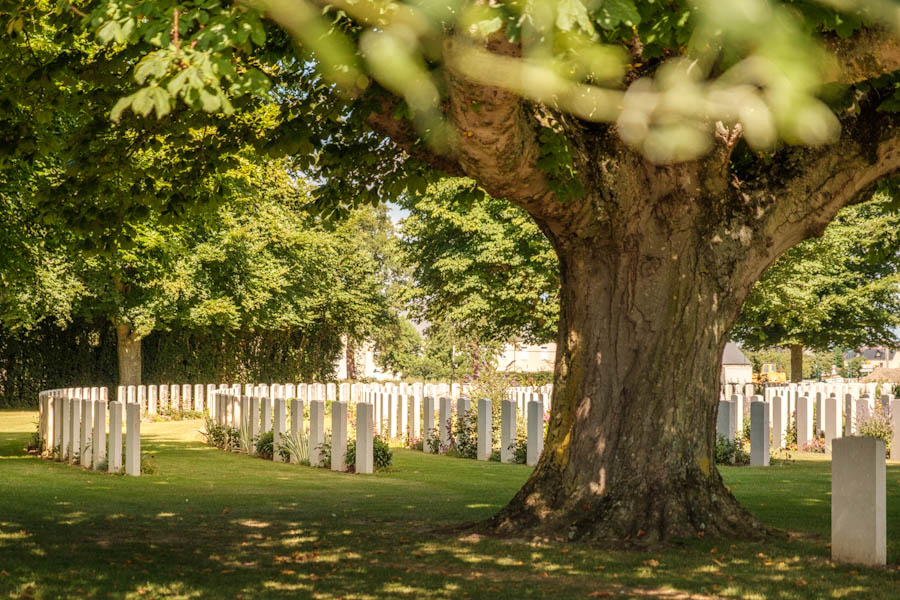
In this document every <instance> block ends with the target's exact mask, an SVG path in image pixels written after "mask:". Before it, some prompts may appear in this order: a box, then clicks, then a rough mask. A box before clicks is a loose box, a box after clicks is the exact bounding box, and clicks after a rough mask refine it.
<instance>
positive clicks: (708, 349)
mask: <svg viewBox="0 0 900 600" xmlns="http://www.w3.org/2000/svg"><path fill="white" fill-rule="evenodd" d="M654 229H655V231H649V230H646V235H644V236H643V237H642V238H631V239H627V240H625V241H624V243H622V244H621V245H619V246H612V247H611V246H607V245H604V244H600V243H597V241H596V240H585V241H584V242H583V243H580V244H576V245H574V246H565V245H557V250H558V252H559V254H560V264H561V275H562V311H561V324H560V334H559V345H558V353H557V363H556V373H555V387H554V394H553V412H552V415H551V423H550V429H549V433H548V436H547V440H546V444H545V447H544V453H543V456H542V457H541V460H540V462H539V464H538V466H537V468H536V470H535V472H534V474H533V475H532V477H531V479H530V480H529V481H528V483H527V484H526V485H525V487H524V488H523V489H522V490H521V491H520V492H519V493H518V494H517V496H516V497H515V498H514V499H513V501H512V502H511V503H510V504H509V506H508V507H507V508H506V509H505V510H504V511H502V512H501V513H500V514H499V515H498V516H497V517H496V519H495V521H494V526H495V527H496V529H497V530H499V531H501V532H504V533H512V534H516V533H525V532H527V533H528V534H530V535H534V534H537V535H541V536H547V537H551V538H557V539H566V538H567V539H585V540H590V541H595V542H607V541H609V542H613V541H615V542H621V541H622V540H627V541H628V542H629V543H634V544H646V543H653V542H655V541H659V540H663V539H669V538H672V537H693V536H697V535H704V534H706V533H709V534H711V535H728V536H734V535H744V536H750V535H754V534H755V535H759V534H760V532H762V531H763V529H762V527H761V526H760V523H759V522H758V521H757V520H756V519H755V518H753V517H752V516H751V515H750V514H749V513H747V512H746V511H745V510H743V509H742V508H741V507H740V506H739V505H738V503H737V502H736V501H735V499H734V497H733V496H732V495H731V493H730V492H729V491H728V489H727V488H726V487H725V485H724V484H723V482H722V478H721V477H720V476H719V473H718V471H717V470H716V468H715V465H714V453H715V422H716V411H717V407H718V394H717V390H718V389H719V376H720V362H721V355H722V351H723V348H724V345H725V342H726V341H727V337H726V336H727V332H728V330H729V328H730V326H731V324H732V322H733V321H734V319H735V318H736V317H737V313H738V311H739V309H740V305H741V301H742V300H743V297H744V295H746V290H742V289H737V288H736V287H735V286H734V281H733V280H732V277H731V273H728V272H723V271H721V270H720V269H719V268H718V267H717V266H716V263H715V261H710V260H709V259H708V257H709V256H711V255H712V248H711V245H710V243H709V240H707V239H703V237H702V235H700V234H698V233H691V234H688V235H682V234H677V233H674V232H673V231H671V230H670V229H669V228H668V226H665V225H663V226H661V227H655V228H654ZM757 260H760V259H757ZM764 266H765V265H764V264H763V265H760V266H759V269H760V270H762V268H764ZM745 287H746V286H745Z"/></svg>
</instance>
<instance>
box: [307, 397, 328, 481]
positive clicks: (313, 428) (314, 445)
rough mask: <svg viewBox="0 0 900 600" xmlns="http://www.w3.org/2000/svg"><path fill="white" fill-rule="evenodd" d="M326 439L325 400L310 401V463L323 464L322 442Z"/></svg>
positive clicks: (317, 465)
mask: <svg viewBox="0 0 900 600" xmlns="http://www.w3.org/2000/svg"><path fill="white" fill-rule="evenodd" d="M324 441H325V401H324V400H313V401H312V402H310V403H309V464H310V465H312V466H314V467H321V466H322V449H321V446H322V443H323V442H324Z"/></svg>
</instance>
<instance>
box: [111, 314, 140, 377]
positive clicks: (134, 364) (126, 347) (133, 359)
mask: <svg viewBox="0 0 900 600" xmlns="http://www.w3.org/2000/svg"><path fill="white" fill-rule="evenodd" d="M116 353H117V354H118V357H119V385H140V384H141V364H142V363H141V338H139V337H137V336H135V335H134V332H133V331H131V327H129V326H128V325H123V324H121V323H120V324H117V325H116Z"/></svg>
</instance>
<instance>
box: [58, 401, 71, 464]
mask: <svg viewBox="0 0 900 600" xmlns="http://www.w3.org/2000/svg"><path fill="white" fill-rule="evenodd" d="M59 400H60V405H59V408H60V411H59V412H60V426H61V429H60V433H59V436H58V437H57V439H58V440H59V453H58V454H57V458H58V459H59V460H66V459H67V458H68V456H69V449H70V448H71V447H72V439H71V438H72V409H71V408H70V404H71V402H72V401H71V400H70V399H69V397H68V395H64V396H62V397H61V398H60V399H59Z"/></svg>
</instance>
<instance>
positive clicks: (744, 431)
mask: <svg viewBox="0 0 900 600" xmlns="http://www.w3.org/2000/svg"><path fill="white" fill-rule="evenodd" d="M743 425H744V426H743V427H742V428H741V439H743V440H745V441H747V442H748V443H749V442H750V415H744V423H743Z"/></svg>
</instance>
